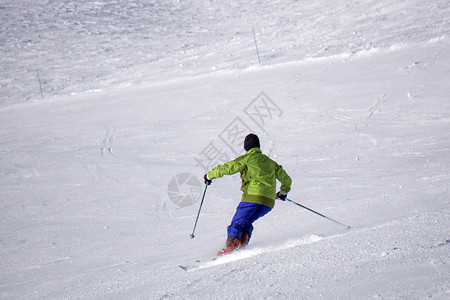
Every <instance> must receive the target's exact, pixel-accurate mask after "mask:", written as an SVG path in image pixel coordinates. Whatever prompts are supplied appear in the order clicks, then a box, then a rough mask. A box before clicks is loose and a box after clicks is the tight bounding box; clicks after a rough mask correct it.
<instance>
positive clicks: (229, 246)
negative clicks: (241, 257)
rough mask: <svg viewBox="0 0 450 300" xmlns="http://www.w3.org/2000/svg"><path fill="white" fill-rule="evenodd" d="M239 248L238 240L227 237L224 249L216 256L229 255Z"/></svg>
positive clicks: (239, 242)
mask: <svg viewBox="0 0 450 300" xmlns="http://www.w3.org/2000/svg"><path fill="white" fill-rule="evenodd" d="M240 247H241V241H240V240H238V239H237V238H235V237H229V238H228V239H227V243H226V248H224V249H222V250H220V252H219V253H218V254H217V256H222V255H225V254H229V253H231V252H233V251H235V250H236V249H239V248H240Z"/></svg>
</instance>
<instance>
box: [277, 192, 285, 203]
mask: <svg viewBox="0 0 450 300" xmlns="http://www.w3.org/2000/svg"><path fill="white" fill-rule="evenodd" d="M286 197H287V193H285V192H282V191H279V192H278V193H277V199H280V200H283V201H286Z"/></svg>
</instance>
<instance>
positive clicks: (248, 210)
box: [227, 202, 272, 239]
mask: <svg viewBox="0 0 450 300" xmlns="http://www.w3.org/2000/svg"><path fill="white" fill-rule="evenodd" d="M271 210H272V208H270V207H269V206H266V205H262V204H257V203H250V202H241V203H239V205H238V207H237V208H236V213H235V214H234V217H233V220H232V221H231V224H230V226H228V230H227V231H228V237H235V238H237V239H240V238H241V235H242V233H243V232H247V233H248V234H249V236H250V237H251V236H252V232H253V222H255V221H256V220H258V219H259V218H261V217H262V216H264V215H265V214H267V213H268V212H270V211H271Z"/></svg>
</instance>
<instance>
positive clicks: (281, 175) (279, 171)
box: [275, 164, 292, 194]
mask: <svg viewBox="0 0 450 300" xmlns="http://www.w3.org/2000/svg"><path fill="white" fill-rule="evenodd" d="M275 171H276V176H277V179H278V180H279V181H280V182H281V187H280V190H281V191H282V192H284V193H286V194H287V193H288V192H289V191H290V190H291V184H292V179H291V177H289V175H288V174H287V173H286V171H285V170H284V169H283V167H282V166H280V165H278V164H277V166H276V168H275Z"/></svg>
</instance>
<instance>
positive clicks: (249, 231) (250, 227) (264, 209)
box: [242, 204, 272, 244]
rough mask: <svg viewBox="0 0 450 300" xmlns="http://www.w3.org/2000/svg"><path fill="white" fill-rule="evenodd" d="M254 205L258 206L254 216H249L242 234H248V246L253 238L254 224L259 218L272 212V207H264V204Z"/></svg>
mask: <svg viewBox="0 0 450 300" xmlns="http://www.w3.org/2000/svg"><path fill="white" fill-rule="evenodd" d="M254 205H255V206H256V209H255V210H254V212H253V214H252V215H251V216H249V218H248V219H247V222H246V224H245V225H244V227H243V228H242V233H247V234H248V238H247V237H246V239H247V241H246V242H247V244H248V241H249V240H250V238H251V237H252V233H253V222H255V221H256V220H258V219H259V218H261V217H263V216H264V215H266V214H267V213H268V212H270V211H271V210H272V209H271V208H270V207H268V206H266V205H262V204H254Z"/></svg>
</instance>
